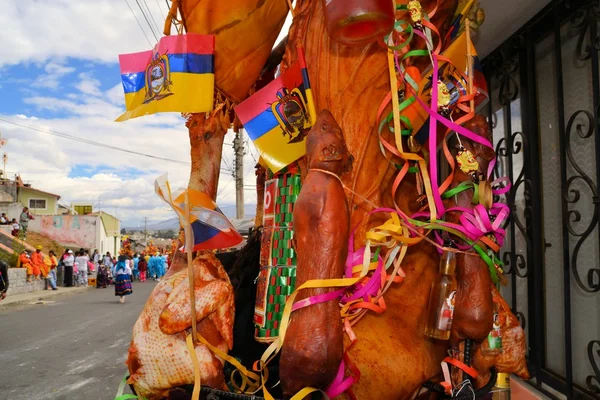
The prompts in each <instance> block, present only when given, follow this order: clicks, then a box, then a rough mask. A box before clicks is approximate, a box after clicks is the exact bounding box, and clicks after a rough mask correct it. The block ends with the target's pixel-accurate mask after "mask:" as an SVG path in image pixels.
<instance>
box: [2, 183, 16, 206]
mask: <svg viewBox="0 0 600 400" xmlns="http://www.w3.org/2000/svg"><path fill="white" fill-rule="evenodd" d="M0 192H2V198H3V199H6V200H3V201H8V202H14V201H17V185H16V184H14V183H11V182H7V181H4V180H2V181H0Z"/></svg>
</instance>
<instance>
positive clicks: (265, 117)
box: [235, 49, 316, 172]
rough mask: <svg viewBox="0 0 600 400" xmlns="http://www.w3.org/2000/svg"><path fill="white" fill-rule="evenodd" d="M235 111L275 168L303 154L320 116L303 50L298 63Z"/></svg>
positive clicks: (271, 167)
mask: <svg viewBox="0 0 600 400" xmlns="http://www.w3.org/2000/svg"><path fill="white" fill-rule="evenodd" d="M235 112H236V114H237V116H238V118H239V119H240V121H241V122H242V124H243V125H244V128H245V129H246V132H247V133H248V136H250V139H252V141H253V142H254V145H255V146H256V148H257V150H258V152H259V153H260V155H261V158H262V159H263V160H264V162H265V163H266V164H267V166H268V167H269V169H270V170H271V171H272V172H277V171H279V170H281V169H282V168H284V167H286V166H287V165H289V164H291V163H292V162H294V161H296V160H297V159H299V158H300V157H302V156H303V155H304V154H305V153H306V141H305V138H306V135H307V134H308V131H309V130H310V128H311V126H312V122H311V121H312V118H315V117H316V115H315V110H314V103H313V100H312V94H311V89H310V82H309V80H308V73H307V71H306V65H305V63H304V57H303V54H302V51H301V50H300V49H299V61H298V62H297V63H296V64H294V65H292V66H291V67H290V68H289V69H288V70H286V71H285V72H284V73H283V74H281V75H280V76H278V77H277V78H276V79H274V80H273V81H272V82H271V83H269V84H268V85H267V86H265V87H264V88H262V89H261V90H259V91H258V92H256V93H255V94H253V95H252V96H250V97H249V98H248V99H247V100H245V101H243V102H242V103H240V104H239V105H238V106H237V107H236V108H235Z"/></svg>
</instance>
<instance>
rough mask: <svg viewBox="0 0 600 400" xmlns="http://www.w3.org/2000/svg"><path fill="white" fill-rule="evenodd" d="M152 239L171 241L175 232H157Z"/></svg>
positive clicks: (171, 230) (170, 230)
mask: <svg viewBox="0 0 600 400" xmlns="http://www.w3.org/2000/svg"><path fill="white" fill-rule="evenodd" d="M154 237H157V238H161V239H173V238H174V237H175V231H173V229H169V230H164V231H162V230H161V231H157V232H156V233H155V234H154Z"/></svg>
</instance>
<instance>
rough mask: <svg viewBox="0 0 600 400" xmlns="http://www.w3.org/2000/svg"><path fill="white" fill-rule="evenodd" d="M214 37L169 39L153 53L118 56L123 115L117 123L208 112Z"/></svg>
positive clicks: (161, 41)
mask: <svg viewBox="0 0 600 400" xmlns="http://www.w3.org/2000/svg"><path fill="white" fill-rule="evenodd" d="M214 51H215V37H214V36H212V35H196V34H187V35H173V36H165V37H163V38H161V39H160V41H159V42H158V44H157V45H156V46H154V49H153V50H148V51H144V52H141V53H132V54H122V55H119V65H120V67H121V81H122V82H123V90H124V91H125V109H126V110H127V111H126V112H125V114H123V115H121V116H120V117H119V118H117V121H118V122H121V121H126V120H128V119H131V118H136V117H140V116H143V115H147V114H154V113H157V112H168V111H175V112H182V113H196V112H206V111H210V110H212V107H213V93H214V86H215V75H214Z"/></svg>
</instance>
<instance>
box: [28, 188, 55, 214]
mask: <svg viewBox="0 0 600 400" xmlns="http://www.w3.org/2000/svg"><path fill="white" fill-rule="evenodd" d="M30 199H44V200H46V208H44V209H39V208H38V209H33V208H30V210H29V211H30V212H31V213H32V214H35V215H54V214H57V211H58V204H57V200H58V199H57V198H56V197H55V196H52V195H50V194H46V193H41V192H38V191H36V190H29V189H28V188H26V187H22V188H20V190H19V202H20V203H21V204H23V205H24V206H25V207H29V200H30Z"/></svg>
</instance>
